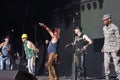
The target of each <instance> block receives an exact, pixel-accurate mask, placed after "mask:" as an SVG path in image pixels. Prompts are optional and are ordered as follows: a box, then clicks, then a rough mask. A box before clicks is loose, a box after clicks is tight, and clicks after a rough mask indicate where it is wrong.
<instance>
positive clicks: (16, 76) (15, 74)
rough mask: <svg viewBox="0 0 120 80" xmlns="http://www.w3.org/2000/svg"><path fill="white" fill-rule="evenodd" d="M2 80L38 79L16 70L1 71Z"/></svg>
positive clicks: (0, 77)
mask: <svg viewBox="0 0 120 80" xmlns="http://www.w3.org/2000/svg"><path fill="white" fill-rule="evenodd" d="M0 80H37V78H36V77H35V76H34V75H32V74H30V73H28V72H25V71H20V70H15V71H9V70H1V71H0Z"/></svg>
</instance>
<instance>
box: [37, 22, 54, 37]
mask: <svg viewBox="0 0 120 80" xmlns="http://www.w3.org/2000/svg"><path fill="white" fill-rule="evenodd" d="M39 25H40V26H42V27H44V28H45V29H46V30H47V31H48V33H49V34H50V36H51V37H53V36H54V35H53V32H52V30H51V29H50V28H49V27H47V26H46V25H45V24H44V23H39Z"/></svg>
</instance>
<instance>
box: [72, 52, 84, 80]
mask: <svg viewBox="0 0 120 80" xmlns="http://www.w3.org/2000/svg"><path fill="white" fill-rule="evenodd" d="M85 55H86V54H85V51H84V50H80V51H76V53H75V54H74V62H73V64H72V78H73V79H72V80H86V70H85Z"/></svg>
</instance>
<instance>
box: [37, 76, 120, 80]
mask: <svg viewBox="0 0 120 80" xmlns="http://www.w3.org/2000/svg"><path fill="white" fill-rule="evenodd" d="M36 77H37V79H38V80H48V76H36ZM59 80H72V79H71V78H69V77H59ZM86 80H105V79H104V78H100V79H95V78H90V77H87V79H86ZM110 80H118V79H116V78H115V77H112V78H110Z"/></svg>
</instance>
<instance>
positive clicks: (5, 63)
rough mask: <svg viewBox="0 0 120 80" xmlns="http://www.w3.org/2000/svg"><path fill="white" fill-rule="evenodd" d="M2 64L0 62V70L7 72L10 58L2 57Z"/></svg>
mask: <svg viewBox="0 0 120 80" xmlns="http://www.w3.org/2000/svg"><path fill="white" fill-rule="evenodd" d="M1 58H2V62H1V70H9V66H10V58H9V57H5V56H2V57H1Z"/></svg>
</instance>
